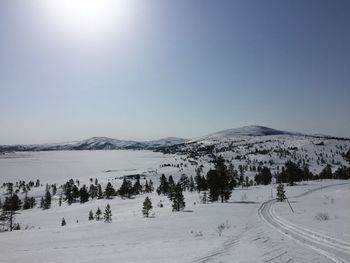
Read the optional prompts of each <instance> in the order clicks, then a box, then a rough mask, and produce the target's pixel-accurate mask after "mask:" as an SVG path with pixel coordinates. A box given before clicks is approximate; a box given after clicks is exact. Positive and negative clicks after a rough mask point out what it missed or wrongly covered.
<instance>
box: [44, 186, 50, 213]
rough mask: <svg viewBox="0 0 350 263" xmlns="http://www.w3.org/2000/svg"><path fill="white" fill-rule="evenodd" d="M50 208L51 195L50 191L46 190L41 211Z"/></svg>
mask: <svg viewBox="0 0 350 263" xmlns="http://www.w3.org/2000/svg"><path fill="white" fill-rule="evenodd" d="M50 207H51V194H50V191H49V190H47V191H46V194H45V198H44V204H43V209H50Z"/></svg>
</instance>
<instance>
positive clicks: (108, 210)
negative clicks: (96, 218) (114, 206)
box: [103, 204, 112, 223]
mask: <svg viewBox="0 0 350 263" xmlns="http://www.w3.org/2000/svg"><path fill="white" fill-rule="evenodd" d="M103 217H104V220H105V223H111V222H112V211H111V207H110V205H109V204H107V206H106V209H105V213H104V215H103Z"/></svg>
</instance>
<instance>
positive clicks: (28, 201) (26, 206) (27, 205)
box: [23, 193, 31, 210]
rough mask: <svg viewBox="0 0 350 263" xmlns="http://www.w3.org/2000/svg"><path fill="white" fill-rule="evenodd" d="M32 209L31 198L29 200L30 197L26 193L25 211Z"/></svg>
mask: <svg viewBox="0 0 350 263" xmlns="http://www.w3.org/2000/svg"><path fill="white" fill-rule="evenodd" d="M30 208H31V205H30V198H28V195H27V193H26V194H25V196H24V200H23V209H24V210H26V209H30Z"/></svg>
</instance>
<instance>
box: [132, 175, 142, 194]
mask: <svg viewBox="0 0 350 263" xmlns="http://www.w3.org/2000/svg"><path fill="white" fill-rule="evenodd" d="M132 193H133V194H134V195H138V194H140V193H142V186H141V183H140V178H139V177H138V178H137V179H136V182H135V183H134V185H133V187H132Z"/></svg>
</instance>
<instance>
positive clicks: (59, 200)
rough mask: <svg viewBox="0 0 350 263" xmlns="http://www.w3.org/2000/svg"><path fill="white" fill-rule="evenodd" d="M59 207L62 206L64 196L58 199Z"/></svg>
mask: <svg viewBox="0 0 350 263" xmlns="http://www.w3.org/2000/svg"><path fill="white" fill-rule="evenodd" d="M58 205H59V206H61V205H62V194H60V197H59V198H58Z"/></svg>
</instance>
